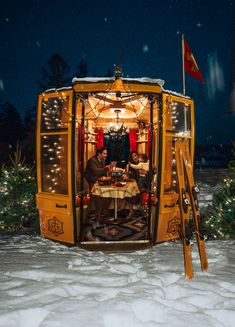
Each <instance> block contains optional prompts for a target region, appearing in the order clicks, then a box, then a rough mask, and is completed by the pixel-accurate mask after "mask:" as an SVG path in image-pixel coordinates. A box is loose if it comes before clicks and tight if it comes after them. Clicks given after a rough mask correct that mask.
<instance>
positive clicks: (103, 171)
mask: <svg viewBox="0 0 235 327" xmlns="http://www.w3.org/2000/svg"><path fill="white" fill-rule="evenodd" d="M107 155H108V153H107V149H106V148H98V149H97V150H96V154H95V156H93V157H91V158H90V159H89V160H88V161H87V165H86V171H85V177H86V180H87V181H88V183H89V184H90V186H91V187H92V186H93V184H94V183H95V182H96V180H97V178H99V177H102V176H106V175H107V172H108V171H110V170H112V169H113V167H114V166H115V165H116V161H113V162H111V164H110V165H107V166H105V160H106V158H107Z"/></svg>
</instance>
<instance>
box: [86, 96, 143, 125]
mask: <svg viewBox="0 0 235 327" xmlns="http://www.w3.org/2000/svg"><path fill="white" fill-rule="evenodd" d="M148 109H149V103H148V99H147V97H145V96H144V95H143V94H134V93H117V92H116V93H115V92H112V93H111V92H110V93H97V94H92V95H90V96H89V98H88V101H87V107H86V112H87V115H86V118H87V119H92V117H93V119H94V118H98V117H99V118H103V119H114V118H115V117H116V115H117V111H116V110H120V111H119V113H118V115H119V118H120V119H133V118H136V119H138V118H140V116H143V115H144V116H145V115H146V114H147V115H148V113H149V110H148Z"/></svg>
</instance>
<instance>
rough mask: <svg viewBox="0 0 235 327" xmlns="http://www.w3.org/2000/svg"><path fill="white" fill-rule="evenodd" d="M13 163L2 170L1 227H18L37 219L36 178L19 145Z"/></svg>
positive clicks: (0, 182) (0, 181)
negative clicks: (22, 155)
mask: <svg viewBox="0 0 235 327" xmlns="http://www.w3.org/2000/svg"><path fill="white" fill-rule="evenodd" d="M11 162H12V164H11V165H9V166H5V165H3V166H2V167H1V170H0V229H17V228H21V227H23V226H24V225H26V224H27V225H29V224H32V222H33V221H34V220H35V219H36V216H37V211H36V203H35V193H36V179H35V175H34V170H33V168H31V167H29V166H27V165H26V164H25V162H24V160H23V159H22V158H21V151H20V150H19V147H17V150H16V153H15V157H14V158H11Z"/></svg>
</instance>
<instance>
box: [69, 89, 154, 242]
mask: <svg viewBox="0 0 235 327" xmlns="http://www.w3.org/2000/svg"><path fill="white" fill-rule="evenodd" d="M75 115H76V128H75V145H74V146H75V151H74V152H75V167H74V169H75V189H76V199H77V198H79V202H77V200H76V204H78V205H77V207H76V223H77V224H76V225H77V233H76V234H77V241H78V242H79V243H104V242H105V243H107V242H109V243H112V242H113V243H116V244H117V243H133V242H140V243H141V242H143V243H144V242H145V243H149V242H151V240H152V239H154V237H155V236H154V235H153V234H154V228H155V219H156V214H155V212H156V198H157V196H158V194H157V176H158V175H157V171H158V158H159V116H158V115H159V99H158V96H157V95H155V97H150V96H149V94H138V93H131V92H126V93H122V94H121V93H120V92H106V93H102V92H97V93H92V94H91V93H86V94H81V95H79V96H78V97H77V100H76V114H75ZM99 147H105V148H106V149H107V152H108V156H107V159H106V164H109V163H110V162H112V161H117V165H116V167H117V168H118V169H120V170H121V169H122V170H123V171H124V170H125V172H126V171H127V167H128V162H129V160H130V158H129V155H130V153H131V152H136V153H138V154H139V155H140V154H146V155H147V157H148V160H149V172H148V174H147V175H148V178H147V180H148V182H147V184H146V185H145V188H140V185H139V180H138V179H136V180H133V179H132V178H130V176H129V175H128V174H123V176H122V177H121V178H119V179H116V180H115V178H113V182H115V181H116V182H117V181H118V182H121V183H122V186H121V187H123V188H122V189H121V188H120V189H118V188H115V185H113V183H112V184H110V185H105V186H104V188H106V189H105V190H102V192H103V193H101V194H99V196H100V200H101V201H102V197H103V196H104V197H105V198H106V199H107V200H108V199H109V201H107V208H106V211H105V213H104V221H105V222H104V223H99V222H97V221H96V201H97V197H96V199H95V197H94V188H92V189H91V187H90V188H89V187H88V184H87V181H86V179H85V171H86V164H87V161H88V160H89V158H91V157H92V156H94V155H95V154H96V150H97V148H99ZM138 176H139V173H138ZM131 183H132V185H131ZM97 185H98V184H97ZM112 188H113V189H112ZM128 188H129V189H130V191H128V190H129V189H128ZM125 189H127V191H126V192H125ZM108 192H110V193H109V195H110V196H108V195H107V193H108ZM99 196H98V199H99ZM81 201H82V205H80V203H81ZM79 205H80V206H79Z"/></svg>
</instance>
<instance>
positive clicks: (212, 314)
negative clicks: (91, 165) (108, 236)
mask: <svg viewBox="0 0 235 327" xmlns="http://www.w3.org/2000/svg"><path fill="white" fill-rule="evenodd" d="M234 245H235V241H223V242H219V241H210V242H207V244H206V247H207V253H208V259H209V271H208V273H202V272H201V271H200V262H199V256H198V252H197V247H196V244H195V245H194V250H193V261H194V272H195V276H194V279H193V280H187V279H185V277H184V265H183V255H182V247H181V244H180V242H171V243H164V244H160V245H157V246H155V247H154V248H151V249H148V250H143V251H138V252H133V253H103V252H87V251H85V250H82V249H79V248H76V247H72V248H68V247H66V246H63V245H60V244H57V243H54V242H52V241H50V240H46V239H43V238H41V237H39V236H32V235H26V234H25V235H24V234H23V235H15V236H10V235H1V240H0V262H1V275H0V326H1V327H52V326H53V327H60V326H63V327H64V326H67V327H75V326H76V327H78V326H89V327H90V326H92V327H93V326H94V327H101V326H105V327H110V326H111V327H120V326H121V327H139V326H148V327H152V326H165V327H168V326H171V327H174V326H177V327H179V326H180V327H184V326H190V327H191V326H195V327H196V326H197V327H198V326H206V327H210V326H218V327H222V326H223V327H224V326H226V327H228V326H231V327H232V326H234V322H235V311H234V309H235V277H234V271H235V247H234Z"/></svg>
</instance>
